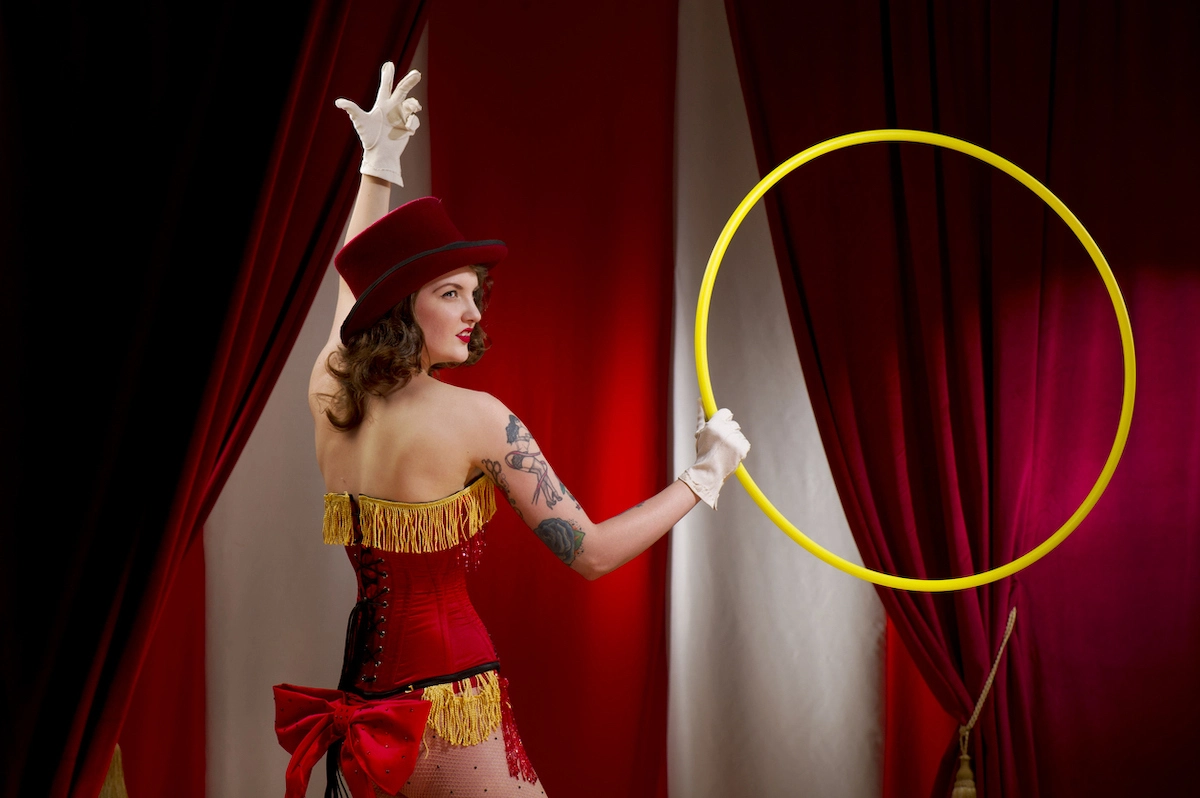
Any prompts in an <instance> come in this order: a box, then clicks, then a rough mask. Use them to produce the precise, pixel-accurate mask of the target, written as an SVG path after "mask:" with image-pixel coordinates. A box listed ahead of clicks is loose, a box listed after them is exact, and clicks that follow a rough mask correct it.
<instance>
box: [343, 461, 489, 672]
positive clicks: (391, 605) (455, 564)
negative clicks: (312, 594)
mask: <svg viewBox="0 0 1200 798" xmlns="http://www.w3.org/2000/svg"><path fill="white" fill-rule="evenodd" d="M494 512H495V492H494V487H493V485H492V483H491V482H490V481H489V480H488V479H487V478H486V477H480V478H479V479H477V480H475V481H474V482H472V483H471V484H470V485H468V486H467V487H465V488H463V489H462V490H460V491H459V492H457V493H455V494H453V495H451V496H447V497H446V498H444V499H440V500H438V501H434V502H421V503H407V502H393V501H387V500H384V499H374V498H371V497H369V496H359V497H357V498H354V497H351V496H350V495H348V494H345V493H341V494H335V493H330V494H326V496H325V522H324V536H325V542H326V543H332V544H339V545H343V546H345V547H346V554H347V555H348V556H349V557H350V562H351V564H352V565H353V566H354V570H355V571H356V573H357V576H358V603H357V604H356V605H355V607H354V610H353V612H352V613H351V614H350V623H349V625H348V628H347V630H346V652H345V657H344V659H343V663H342V678H341V680H340V686H339V689H342V690H352V691H354V692H356V693H359V694H367V693H384V692H387V691H391V690H396V689H397V688H403V687H406V686H408V685H410V684H412V683H413V682H419V681H423V680H426V679H430V678H433V677H438V676H451V675H454V674H458V673H460V672H462V671H465V670H468V669H470V668H473V667H475V666H478V665H482V664H485V663H489V662H495V661H496V650H495V648H494V647H493V646H492V641H491V638H490V637H488V633H487V630H486V629H484V627H483V622H482V621H481V620H480V618H479V615H478V614H477V613H476V612H475V608H474V607H473V606H472V605H471V599H470V597H469V596H468V595H467V582H466V567H465V566H466V565H468V564H469V563H468V561H469V560H473V559H474V558H475V557H477V555H478V547H479V542H480V538H478V537H476V535H477V534H478V533H479V532H480V530H482V529H483V525H484V523H485V522H486V521H487V520H488V519H489V518H491V516H492V514H493V513H494ZM448 681H449V680H448Z"/></svg>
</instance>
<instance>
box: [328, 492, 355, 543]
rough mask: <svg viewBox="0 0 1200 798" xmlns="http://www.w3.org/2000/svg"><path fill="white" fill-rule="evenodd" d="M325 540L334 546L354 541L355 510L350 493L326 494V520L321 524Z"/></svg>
mask: <svg viewBox="0 0 1200 798" xmlns="http://www.w3.org/2000/svg"><path fill="white" fill-rule="evenodd" d="M321 532H322V534H323V535H324V537H325V542H326V543H328V544H330V545H333V546H349V545H351V544H352V543H354V510H353V508H351V506H350V494H349V493H326V494H325V521H324V523H322V524H321Z"/></svg>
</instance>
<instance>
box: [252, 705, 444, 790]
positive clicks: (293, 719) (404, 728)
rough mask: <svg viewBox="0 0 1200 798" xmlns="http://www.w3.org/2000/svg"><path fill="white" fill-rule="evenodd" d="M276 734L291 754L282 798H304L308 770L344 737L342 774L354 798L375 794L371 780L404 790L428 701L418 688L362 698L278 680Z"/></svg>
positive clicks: (414, 757) (427, 709) (417, 745)
mask: <svg viewBox="0 0 1200 798" xmlns="http://www.w3.org/2000/svg"><path fill="white" fill-rule="evenodd" d="M273 689H274V690H275V734H276V736H277V737H278V738H279V744H280V745H282V746H283V748H284V750H285V751H287V752H288V753H289V754H291V755H292V758H291V761H289V762H288V767H287V792H286V793H285V794H284V798H304V794H305V793H306V792H307V790H308V781H309V779H310V778H311V777H312V769H313V767H314V766H315V765H316V764H317V762H318V761H320V759H321V757H322V756H324V755H325V752H326V751H327V750H329V746H331V745H332V744H333V743H334V742H336V741H338V740H343V743H342V753H341V767H342V777H343V778H345V780H346V786H347V787H349V788H350V794H351V795H352V796H354V798H374V792H373V791H372V789H371V783H372V782H374V783H375V784H378V785H379V787H380V788H382V789H383V791H384V792H386V793H387V794H388V795H396V794H397V793H399V792H400V791H401V790H403V789H404V784H405V782H407V781H408V777H409V776H411V775H412V772H413V768H414V767H416V764H417V756H418V755H419V753H420V748H421V736H422V735H423V734H424V732H425V723H426V721H427V720H428V719H429V708H430V704H429V702H428V701H424V700H422V699H421V698H420V695H421V694H420V692H416V693H402V694H400V695H397V696H393V697H391V698H384V699H379V700H374V701H366V700H363V699H361V698H359V697H358V696H356V695H354V694H353V693H344V692H342V691H341V690H325V689H322V688H320V687H297V686H296V685H291V684H277V685H275V687H274V688H273Z"/></svg>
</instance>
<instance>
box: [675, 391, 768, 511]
mask: <svg viewBox="0 0 1200 798" xmlns="http://www.w3.org/2000/svg"><path fill="white" fill-rule="evenodd" d="M749 451H750V441H748V440H746V436H745V435H743V434H742V428H741V426H739V425H738V423H737V422H736V421H734V420H733V413H732V412H730V411H729V409H728V408H724V407H723V408H721V409H720V410H718V411H717V412H716V413H715V414H713V417H712V418H711V419H709V420H708V422H707V423H706V422H705V421H704V408H703V407H701V409H700V418H699V419H698V420H697V423H696V462H695V463H693V464H692V466H691V468H689V469H687V470H686V471H684V472H683V473H682V474H680V475H679V478H680V479H681V480H683V482H684V484H686V485H687V486H688V487H689V488H691V489H692V492H693V493H695V494H696V495H697V496H699V497H700V500H701V501H703V502H704V503H705V504H707V505H708V506H709V507H711V508H713V509H714V510H715V509H717V494H718V493H720V492H721V486H722V485H724V484H725V480H726V479H728V478H729V475H730V474H732V473H733V472H734V471H736V470H737V467H738V463H740V462H742V460H743V459H744V458H745V457H746V453H747V452H749Z"/></svg>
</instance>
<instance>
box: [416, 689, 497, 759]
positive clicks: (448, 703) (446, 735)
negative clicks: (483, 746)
mask: <svg viewBox="0 0 1200 798" xmlns="http://www.w3.org/2000/svg"><path fill="white" fill-rule="evenodd" d="M421 698H423V699H425V700H426V701H428V702H429V703H430V704H431V705H432V707H431V708H430V710H429V723H428V725H429V728H431V729H433V730H434V732H436V733H437V736H438V737H441V738H442V739H443V740H445V741H446V742H448V743H450V744H451V745H479V743H481V742H483V741H484V740H486V739H487V738H488V735H490V734H491V733H492V732H494V731H496V729H497V728H498V727H499V726H500V718H501V713H500V677H499V675H497V673H496V672H495V671H485V672H484V673H481V674H479V675H478V676H474V677H472V678H468V679H463V680H462V681H461V682H450V683H449V684H437V685H434V686H433V687H426V688H425V690H424V691H423V692H422V693H421Z"/></svg>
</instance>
